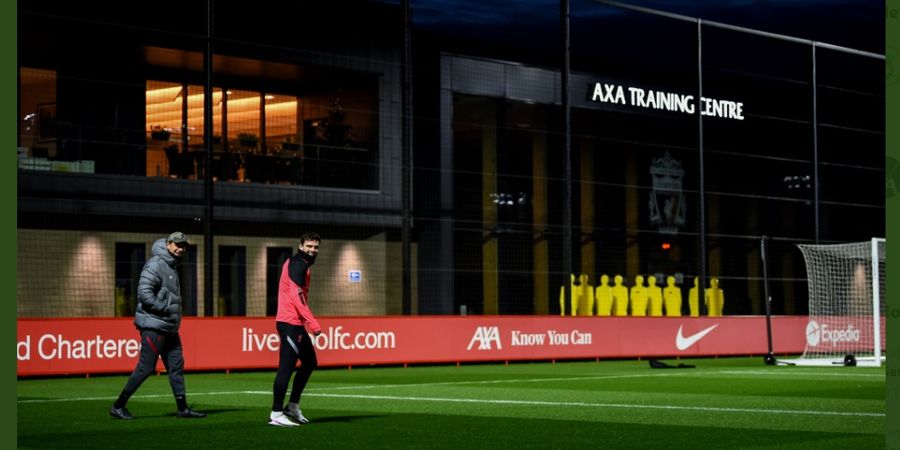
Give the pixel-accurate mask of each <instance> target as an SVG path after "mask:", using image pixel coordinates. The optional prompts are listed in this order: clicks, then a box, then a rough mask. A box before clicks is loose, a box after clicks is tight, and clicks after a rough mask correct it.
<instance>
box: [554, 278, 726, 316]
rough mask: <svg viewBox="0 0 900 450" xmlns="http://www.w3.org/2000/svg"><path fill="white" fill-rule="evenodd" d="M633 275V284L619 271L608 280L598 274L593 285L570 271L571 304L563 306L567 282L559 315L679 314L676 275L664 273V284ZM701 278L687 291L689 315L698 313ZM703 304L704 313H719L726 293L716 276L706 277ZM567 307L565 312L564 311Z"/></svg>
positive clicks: (715, 314)
mask: <svg viewBox="0 0 900 450" xmlns="http://www.w3.org/2000/svg"><path fill="white" fill-rule="evenodd" d="M646 280H647V285H644V276H643V275H638V276H636V277H634V286H631V287H628V286H626V285H625V284H624V282H625V279H624V278H623V277H622V276H621V275H616V276H615V277H614V278H613V285H612V286H610V284H609V276H607V275H602V276H601V277H600V285H599V286H596V287H594V286H592V285H591V284H590V283H589V282H588V275H587V274H581V275H579V276H577V277H576V276H575V274H572V275H571V282H570V283H569V289H571V292H572V301H571V307H570V308H566V307H565V305H566V286H561V287H560V289H559V310H560V315H561V316H565V315H572V316H620V317H621V316H632V317H646V316H651V317H662V316H667V317H680V316H681V315H682V314H681V311H682V296H681V288H680V287H678V286H676V285H675V277H674V276H671V275H670V276H668V277H666V286H665V287H661V286H658V285H657V284H656V277H655V276H653V275H650V276H649V277H647V279H646ZM699 284H700V280H699V278H697V277H694V286H693V287H692V288H691V289H690V290H689V291H688V309H689V314H690V316H691V317H699V316H700V299H699V295H698V291H699ZM703 304H704V306H706V311H707V315H708V316H711V317H717V316H721V315H722V309H723V307H724V306H725V294H724V292H723V291H722V289H721V288H719V280H718V278H710V279H709V287H708V288H706V289H704V295H703ZM567 310H568V314H566V312H567Z"/></svg>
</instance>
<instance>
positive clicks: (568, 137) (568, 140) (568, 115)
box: [559, 0, 573, 315]
mask: <svg viewBox="0 0 900 450" xmlns="http://www.w3.org/2000/svg"><path fill="white" fill-rule="evenodd" d="M559 8H560V11H559V16H560V22H561V23H560V32H561V33H562V36H561V37H562V44H563V48H562V70H560V95H561V97H562V98H561V99H560V101H561V102H560V103H561V104H562V105H561V106H562V116H563V117H562V119H563V120H562V121H563V133H562V138H563V183H564V187H563V205H562V207H563V242H562V254H563V261H562V269H563V285H564V286H565V285H568V284H569V274H571V273H572V272H573V270H572V266H573V260H572V259H573V258H572V252H573V249H572V111H571V108H570V105H569V101H570V98H569V75H570V74H569V70H570V62H571V61H570V58H571V48H570V41H569V39H570V34H569V25H570V22H569V0H561V1H560V2H559ZM565 293H566V294H565V295H566V301H565V303H564V304H563V305H562V311H560V312H562V313H563V314H564V315H565V308H566V305H571V304H572V290H571V289H566V290H565Z"/></svg>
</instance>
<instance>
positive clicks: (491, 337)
mask: <svg viewBox="0 0 900 450" xmlns="http://www.w3.org/2000/svg"><path fill="white" fill-rule="evenodd" d="M476 342H478V350H493V349H494V347H493V344H495V343H496V344H497V348H498V349H503V346H502V345H500V329H499V328H497V327H478V328H476V329H475V334H473V335H472V340H471V341H469V346H468V347H467V348H466V350H472V346H473V345H475V343H476Z"/></svg>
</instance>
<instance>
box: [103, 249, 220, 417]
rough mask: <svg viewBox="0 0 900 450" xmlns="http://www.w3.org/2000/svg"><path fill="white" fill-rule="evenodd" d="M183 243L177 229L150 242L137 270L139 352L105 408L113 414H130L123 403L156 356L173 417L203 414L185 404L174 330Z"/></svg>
mask: <svg viewBox="0 0 900 450" xmlns="http://www.w3.org/2000/svg"><path fill="white" fill-rule="evenodd" d="M187 244H188V239H187V236H185V234H184V233H182V232H180V231H176V232H174V233H172V234H170V235H169V237H168V239H159V240H157V241H156V242H154V243H153V247H152V250H151V253H152V256H151V257H150V259H148V260H147V263H146V264H144V269H143V270H142V271H141V280H140V282H139V283H138V289H137V292H138V305H137V311H136V312H135V313H134V325H135V326H136V327H137V329H138V331H140V332H141V354H140V357H139V358H138V363H137V367H135V368H134V372H132V373H131V376H130V377H129V378H128V381H127V382H126V383H125V388H124V389H122V393H121V394H119V398H118V399H117V400H116V402H115V403H114V404H113V406H112V407H111V408H110V409H109V415H111V416H113V417H116V418H118V419H125V420H128V419H133V418H134V417H133V416H132V415H131V413H130V412H129V411H128V408H126V407H125V404H126V403H128V399H129V398H131V396H132V395H133V394H134V393H135V391H137V389H138V388H139V387H140V386H141V383H143V382H144V380H146V379H147V377H149V376H150V374H152V373H153V372H154V370H155V369H156V360H157V358H160V357H162V361H163V364H164V365H165V366H166V371H167V372H168V374H169V384H170V385H171V386H172V393H173V394H174V395H175V403H176V404H177V405H178V412H177V413H176V417H179V418H201V417H206V414H204V413H202V412H198V411H194V410H192V409H191V408H189V407H188V405H187V399H186V397H185V389H184V354H183V353H182V350H181V336H179V334H178V328H179V327H180V326H181V285H180V284H179V280H178V263H179V261H180V260H181V258H182V256H184V252H185V251H186V249H187Z"/></svg>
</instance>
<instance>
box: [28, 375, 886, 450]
mask: <svg viewBox="0 0 900 450" xmlns="http://www.w3.org/2000/svg"><path fill="white" fill-rule="evenodd" d="M669 362H671V361H669ZM685 362H688V363H690V364H693V365H695V366H696V368H687V369H651V368H650V367H649V365H648V364H647V362H646V361H600V362H593V361H590V362H557V363H555V364H553V363H516V364H509V365H503V364H490V365H486V364H484V365H482V364H476V365H462V366H460V367H457V366H413V367H408V368H402V367H388V368H356V367H354V368H352V370H348V369H347V368H343V369H321V370H318V371H316V372H315V373H314V374H313V376H312V379H311V380H310V383H309V385H308V386H307V389H306V392H305V393H304V396H303V400H302V402H301V405H300V406H301V408H302V409H303V412H304V414H305V415H306V416H307V417H308V418H309V419H310V420H311V421H312V422H311V423H309V424H307V425H303V426H300V427H293V428H278V427H272V426H269V425H267V424H266V419H267V417H268V413H269V409H270V405H271V401H272V393H271V389H272V381H273V379H274V372H252V373H249V372H248V373H231V374H225V373H188V374H187V376H186V380H187V389H188V401H189V403H191V404H192V405H193V407H194V408H195V409H198V410H201V411H205V412H207V413H209V417H207V418H206V419H199V420H185V419H176V418H175V417H174V412H175V402H174V400H173V398H172V395H171V391H170V390H169V385H168V381H167V379H166V377H165V375H164V374H163V375H162V376H152V377H151V378H149V379H148V380H147V381H146V382H145V383H144V385H143V386H142V387H141V389H140V390H139V391H138V392H137V394H136V395H135V396H134V397H133V398H132V399H131V401H130V402H129V404H128V408H129V410H130V411H131V413H132V414H133V415H135V416H136V417H137V419H136V420H132V421H121V420H116V419H113V418H111V417H109V415H108V414H107V410H108V409H109V406H110V405H111V404H112V402H113V401H114V400H115V397H116V396H117V395H118V393H119V391H120V390H121V388H122V386H123V385H124V383H125V377H124V376H102V377H97V376H95V377H91V378H56V379H23V380H19V381H18V382H17V394H18V445H19V447H20V448H180V447H188V448H276V447H275V446H279V445H280V446H284V447H283V448H288V446H290V447H298V448H342V449H354V448H391V449H398V448H466V449H475V448H490V449H497V448H514V449H522V448H540V449H546V448H642V449H646V448H691V449H718V448H792V449H795V448H808V449H829V448H835V449H838V448H839V449H851V448H852V449H865V448H884V445H885V399H884V396H885V370H884V369H883V368H880V369H879V368H861V367H855V368H849V367H826V368H812V367H783V366H766V365H764V364H763V363H762V358H759V357H757V358H723V359H693V360H688V361H685Z"/></svg>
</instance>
